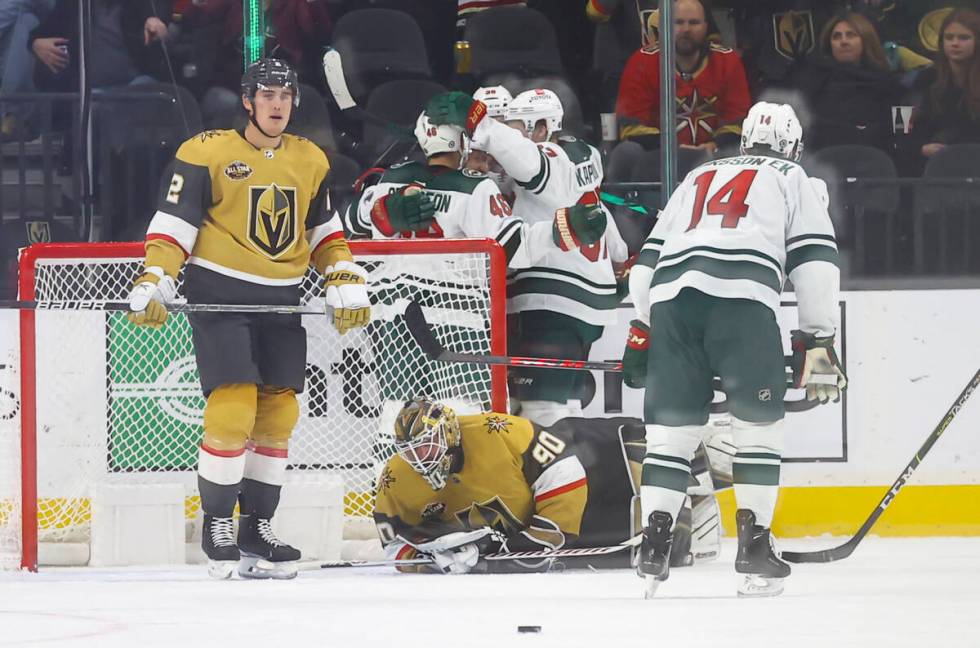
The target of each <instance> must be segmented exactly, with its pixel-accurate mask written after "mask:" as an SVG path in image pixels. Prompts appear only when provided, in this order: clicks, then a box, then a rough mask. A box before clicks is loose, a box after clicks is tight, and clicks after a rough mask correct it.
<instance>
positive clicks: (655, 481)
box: [640, 425, 704, 524]
mask: <svg viewBox="0 0 980 648" xmlns="http://www.w3.org/2000/svg"><path fill="white" fill-rule="evenodd" d="M703 430H704V427H703V426H701V425H683V426H678V427H668V426H666V425H647V426H646V432H647V434H646V436H647V453H646V456H645V457H644V458H643V472H642V473H641V475H640V506H641V508H642V510H643V524H646V521H647V520H648V519H649V518H650V514H651V513H653V512H654V511H665V512H667V513H670V515H671V516H672V517H673V519H674V523H675V524H676V523H677V519H678V517H679V514H680V511H681V508H682V507H683V506H684V500H685V498H686V497H687V487H688V486H689V485H690V481H691V459H692V458H693V457H694V451H695V449H696V448H697V447H698V444H699V443H700V442H701V434H702V431H703Z"/></svg>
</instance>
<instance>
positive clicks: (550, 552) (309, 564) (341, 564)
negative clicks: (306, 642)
mask: <svg viewBox="0 0 980 648" xmlns="http://www.w3.org/2000/svg"><path fill="white" fill-rule="evenodd" d="M635 544H637V543H636V542H633V541H630V540H627V541H626V542H624V543H622V544H618V545H612V546H609V547H581V548H578V549H543V550H541V551H512V552H506V553H493V554H487V555H485V556H480V560H488V561H491V562H494V561H500V560H543V559H546V558H581V557H588V556H605V555H607V554H611V553H617V552H620V551H623V550H624V549H629V548H631V547H633V546H634V545H635ZM430 564H433V561H432V559H431V558H425V557H423V558H408V559H393V560H328V561H316V560H313V561H302V562H300V563H298V564H297V566H296V567H297V569H298V570H299V571H314V570H317V569H339V568H346V567H401V566H404V565H430Z"/></svg>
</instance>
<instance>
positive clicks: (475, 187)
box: [357, 162, 561, 267]
mask: <svg viewBox="0 0 980 648" xmlns="http://www.w3.org/2000/svg"><path fill="white" fill-rule="evenodd" d="M409 184H416V185H419V186H421V187H422V190H423V192H424V193H425V195H426V196H428V198H429V199H430V200H431V201H432V203H433V205H434V207H435V215H434V222H433V224H432V225H431V226H430V227H429V229H428V230H427V231H423V232H411V231H408V232H395V233H394V234H393V235H391V236H386V235H385V234H384V233H382V232H381V231H379V230H378V228H377V227H376V226H375V224H374V223H373V222H372V220H371V208H372V206H373V205H374V203H375V201H377V200H378V199H379V198H381V197H382V196H386V195H388V194H390V193H394V192H396V191H399V190H401V189H402V188H403V187H405V186H406V185H409ZM357 211H358V215H357V221H358V223H359V225H360V228H362V229H365V230H368V231H370V232H371V238H375V239H382V238H492V239H495V240H496V241H497V242H498V243H499V244H500V245H501V247H503V248H504V251H505V253H506V254H507V258H508V260H509V263H510V266H511V267H526V266H528V265H530V264H531V263H532V262H533V261H535V260H536V259H537V258H538V257H540V255H541V252H542V251H544V250H548V249H554V250H556V251H559V253H561V252H560V250H559V248H558V247H557V246H555V244H554V242H553V241H552V238H551V225H550V224H542V225H538V226H537V227H527V226H526V225H525V223H524V221H523V220H521V219H519V218H517V217H516V216H515V215H514V214H513V212H512V210H511V206H510V203H508V202H507V200H506V199H505V198H504V196H503V195H502V194H501V193H500V189H499V188H498V187H497V185H496V184H495V183H494V182H493V180H490V179H489V178H488V177H487V176H486V175H484V174H482V173H477V172H474V171H469V170H467V169H462V170H459V171H457V170H453V169H448V168H445V167H432V166H426V165H424V164H421V163H418V162H408V163H405V164H400V165H395V166H393V167H391V168H390V169H388V170H387V171H385V173H384V175H383V176H382V177H381V180H380V182H378V184H376V185H374V186H373V187H371V188H369V189H367V190H366V191H365V192H364V194H363V195H362V196H361V200H360V201H359V204H358V208H357Z"/></svg>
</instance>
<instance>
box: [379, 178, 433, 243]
mask: <svg viewBox="0 0 980 648" xmlns="http://www.w3.org/2000/svg"><path fill="white" fill-rule="evenodd" d="M435 213H436V208H435V204H434V203H433V202H432V200H431V199H429V197H428V196H426V195H425V194H424V193H423V192H422V188H421V187H419V186H418V185H408V186H407V187H405V188H404V189H402V190H401V191H399V192H396V193H392V194H388V195H387V196H382V197H381V198H379V199H378V200H377V201H375V203H374V206H373V207H371V221H372V222H373V223H374V226H375V227H377V228H378V231H379V232H381V234H383V235H384V236H387V237H391V236H394V235H395V233H396V232H424V231H426V230H428V229H429V227H430V226H431V225H432V223H433V221H434V217H435Z"/></svg>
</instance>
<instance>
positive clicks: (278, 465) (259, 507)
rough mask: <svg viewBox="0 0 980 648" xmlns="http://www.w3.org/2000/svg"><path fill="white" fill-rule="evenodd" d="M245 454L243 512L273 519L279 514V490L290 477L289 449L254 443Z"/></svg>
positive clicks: (242, 495)
mask: <svg viewBox="0 0 980 648" xmlns="http://www.w3.org/2000/svg"><path fill="white" fill-rule="evenodd" d="M245 457H246V459H245V479H244V481H243V482H242V493H241V513H242V515H255V516H256V517H259V518H265V519H271V518H272V516H274V515H275V514H276V508H278V506H279V494H280V491H281V490H282V485H283V483H284V482H285V480H286V466H287V464H288V463H289V459H288V458H287V451H286V450H285V449H282V448H266V447H262V446H250V447H249V448H248V450H247V451H246V452H245Z"/></svg>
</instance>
